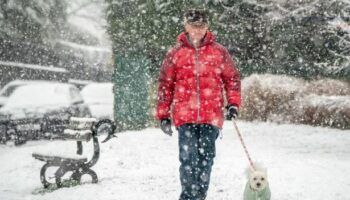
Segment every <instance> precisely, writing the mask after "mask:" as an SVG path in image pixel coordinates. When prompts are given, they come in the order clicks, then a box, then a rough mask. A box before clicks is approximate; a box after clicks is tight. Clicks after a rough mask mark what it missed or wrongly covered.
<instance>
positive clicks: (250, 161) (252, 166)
mask: <svg viewBox="0 0 350 200" xmlns="http://www.w3.org/2000/svg"><path fill="white" fill-rule="evenodd" d="M232 122H233V126H234V127H235V129H236V132H237V135H238V137H239V140H240V141H241V144H242V146H243V149H244V152H245V154H246V155H247V158H248V160H249V164H250V167H251V168H252V169H253V170H254V171H255V168H254V164H253V161H252V159H251V158H250V155H249V152H248V149H247V147H246V146H245V144H244V141H243V138H242V135H241V133H240V132H239V129H238V127H237V124H236V122H235V119H234V118H232Z"/></svg>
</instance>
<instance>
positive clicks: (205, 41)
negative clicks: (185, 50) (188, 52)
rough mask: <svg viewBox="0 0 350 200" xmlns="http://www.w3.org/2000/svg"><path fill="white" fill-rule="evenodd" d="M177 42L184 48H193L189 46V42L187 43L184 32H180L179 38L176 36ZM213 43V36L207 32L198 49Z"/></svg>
mask: <svg viewBox="0 0 350 200" xmlns="http://www.w3.org/2000/svg"><path fill="white" fill-rule="evenodd" d="M177 41H178V42H180V43H182V44H183V45H186V46H190V47H193V45H192V44H191V42H190V41H188V37H187V33H186V32H182V33H181V34H180V35H179V36H177ZM213 42H215V36H214V34H213V33H212V32H210V31H207V33H206V34H205V36H204V38H203V41H202V43H201V45H200V47H202V46H205V45H208V44H211V43H213Z"/></svg>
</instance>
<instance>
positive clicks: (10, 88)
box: [0, 85, 21, 97]
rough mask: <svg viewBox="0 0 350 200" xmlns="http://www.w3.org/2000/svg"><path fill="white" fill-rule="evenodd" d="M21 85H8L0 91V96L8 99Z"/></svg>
mask: <svg viewBox="0 0 350 200" xmlns="http://www.w3.org/2000/svg"><path fill="white" fill-rule="evenodd" d="M19 86H21V85H10V86H8V87H6V88H4V89H3V90H1V91H0V96H2V97H9V96H10V95H11V94H12V93H13V91H15V89H16V88H18V87H19Z"/></svg>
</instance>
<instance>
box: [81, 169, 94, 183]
mask: <svg viewBox="0 0 350 200" xmlns="http://www.w3.org/2000/svg"><path fill="white" fill-rule="evenodd" d="M84 174H88V175H90V176H91V179H92V180H91V183H97V182H98V177H97V174H96V172H95V171H93V170H92V169H85V170H84V171H83V173H82V175H84Z"/></svg>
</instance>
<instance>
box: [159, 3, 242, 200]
mask: <svg viewBox="0 0 350 200" xmlns="http://www.w3.org/2000/svg"><path fill="white" fill-rule="evenodd" d="M184 18H185V20H184V26H185V32H183V33H181V34H180V35H179V36H178V38H177V44H176V46H175V47H173V48H172V49H170V51H169V52H168V53H167V55H166V57H165V59H164V61H163V64H162V67H161V71H160V76H159V88H158V104H157V114H156V115H157V118H158V120H160V122H161V123H160V125H161V129H162V130H163V132H164V133H166V134H168V135H172V130H171V120H170V116H171V114H170V110H172V120H173V122H174V124H175V127H176V129H177V130H178V132H179V157H180V162H181V165H180V180H181V185H182V192H181V195H180V200H204V199H205V198H206V195H207V190H208V187H209V181H210V173H211V169H212V165H213V159H214V157H215V141H216V139H217V137H218V135H219V131H220V129H221V128H222V125H223V121H224V116H223V110H224V109H223V108H224V99H223V89H225V91H226V98H227V102H228V107H227V108H228V113H229V117H230V118H236V116H237V115H238V108H239V106H240V99H241V96H240V75H239V72H238V70H237V69H236V67H235V64H234V62H233V60H232V58H231V56H230V55H229V53H228V51H227V50H226V48H224V47H223V46H221V45H220V44H218V43H216V42H215V37H214V35H213V33H212V32H210V31H208V17H207V13H206V11H205V10H197V9H194V10H189V11H187V12H186V13H185V17H184Z"/></svg>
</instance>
